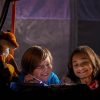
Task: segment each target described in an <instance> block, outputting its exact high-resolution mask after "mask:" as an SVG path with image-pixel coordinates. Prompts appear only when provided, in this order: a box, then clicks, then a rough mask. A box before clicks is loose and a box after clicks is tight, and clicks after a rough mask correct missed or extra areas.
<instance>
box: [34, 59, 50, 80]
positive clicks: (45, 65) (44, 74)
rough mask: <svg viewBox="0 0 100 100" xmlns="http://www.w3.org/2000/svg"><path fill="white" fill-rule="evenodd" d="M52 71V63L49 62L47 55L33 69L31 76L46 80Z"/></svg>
mask: <svg viewBox="0 0 100 100" xmlns="http://www.w3.org/2000/svg"><path fill="white" fill-rule="evenodd" d="M51 71H52V64H51V62H50V59H49V57H47V58H46V59H45V60H44V61H42V62H41V63H40V64H39V65H38V67H37V68H36V69H35V70H34V71H33V73H32V74H33V76H34V77H36V78H38V79H40V80H42V81H47V79H48V77H49V75H50V73H51Z"/></svg>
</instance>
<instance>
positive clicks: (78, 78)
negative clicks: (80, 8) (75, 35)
mask: <svg viewBox="0 0 100 100" xmlns="http://www.w3.org/2000/svg"><path fill="white" fill-rule="evenodd" d="M99 73H100V59H99V57H98V55H97V54H96V53H95V52H94V51H93V50H92V49H91V48H90V47H88V46H79V47H78V48H76V49H75V50H74V51H73V52H72V54H71V56H70V58H69V63H68V77H69V78H70V79H71V81H72V82H74V83H81V84H86V85H87V86H88V87H89V88H90V89H92V90H93V89H97V88H98V87H99V85H100V80H99ZM71 81H70V82H71Z"/></svg>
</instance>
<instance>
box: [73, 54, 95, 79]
mask: <svg viewBox="0 0 100 100" xmlns="http://www.w3.org/2000/svg"><path fill="white" fill-rule="evenodd" d="M72 66H73V71H74V73H75V75H76V76H77V77H79V78H80V79H84V78H88V77H92V75H93V65H92V63H91V61H90V59H89V58H88V56H87V55H84V54H83V53H80V54H75V55H74V56H73V57H72Z"/></svg>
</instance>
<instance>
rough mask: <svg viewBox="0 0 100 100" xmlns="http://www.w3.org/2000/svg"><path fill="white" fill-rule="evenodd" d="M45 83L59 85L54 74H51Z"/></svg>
mask: <svg viewBox="0 0 100 100" xmlns="http://www.w3.org/2000/svg"><path fill="white" fill-rule="evenodd" d="M45 83H46V84H47V85H51V84H60V80H59V78H58V76H57V75H56V74H55V73H54V72H51V74H50V76H49V77H48V80H47V81H46V82H45Z"/></svg>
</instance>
